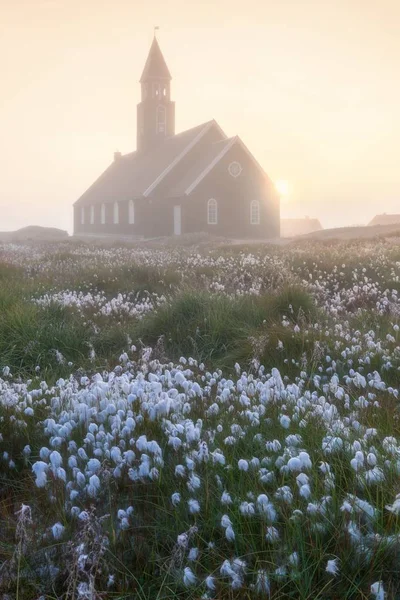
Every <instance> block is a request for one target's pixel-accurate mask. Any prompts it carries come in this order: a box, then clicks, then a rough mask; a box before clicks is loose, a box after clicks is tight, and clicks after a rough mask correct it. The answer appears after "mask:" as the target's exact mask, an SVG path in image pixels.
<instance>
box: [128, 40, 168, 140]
mask: <svg viewBox="0 0 400 600" xmlns="http://www.w3.org/2000/svg"><path fill="white" fill-rule="evenodd" d="M171 79H172V77H171V74H170V72H169V70H168V67H167V63H166V62H165V59H164V57H163V55H162V52H161V49H160V46H159V45H158V41H157V38H156V36H155V34H154V38H153V43H152V44H151V48H150V52H149V54H148V57H147V60H146V64H145V65H144V69H143V73H142V76H141V78H140V85H141V90H142V101H141V102H140V104H138V106H137V149H138V150H139V151H145V150H148V149H149V148H152V147H154V146H155V145H157V144H158V143H160V142H161V141H162V140H163V139H165V137H166V136H171V135H174V134H175V102H172V101H171Z"/></svg>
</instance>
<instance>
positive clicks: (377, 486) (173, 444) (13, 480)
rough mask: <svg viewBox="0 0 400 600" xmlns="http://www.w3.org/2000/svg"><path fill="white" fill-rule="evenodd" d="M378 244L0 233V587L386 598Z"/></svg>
mask: <svg viewBox="0 0 400 600" xmlns="http://www.w3.org/2000/svg"><path fill="white" fill-rule="evenodd" d="M399 328H400V245H399V244H398V242H397V243H396V239H395V238H393V239H390V238H388V239H381V240H379V239H376V240H359V241H342V242H335V241H329V242H318V241H303V242H298V243H293V244H290V245H287V246H285V247H274V246H256V245H252V246H249V247H245V246H230V245H223V246H205V245H199V246H198V247H194V248H186V247H167V246H166V247H158V248H145V247H139V246H138V247H129V246H127V245H126V246H123V245H121V246H118V247H112V248H111V247H105V246H104V247H102V246H99V245H91V244H83V243H77V242H72V241H65V242H60V243H47V244H42V245H41V244H31V245H29V244H25V245H24V244H2V245H0V532H1V534H0V595H2V596H1V597H2V598H4V599H7V600H14V599H15V600H39V599H40V600H44V599H54V600H55V599H59V598H61V599H75V598H76V599H82V600H95V599H96V600H100V599H105V598H110V599H115V600H117V599H118V600H122V599H130V598H134V599H137V600H164V599H167V598H168V599H175V598H184V599H193V600H194V599H198V598H216V599H220V600H225V599H250V598H258V597H260V598H270V599H272V600H285V599H296V600H297V599H301V600H317V599H321V600H322V599H329V600H338V599H341V600H342V599H348V600H350V599H351V600H359V599H370V598H371V599H374V598H375V599H377V600H383V599H384V598H386V599H392V598H393V599H394V598H399V597H400V516H399V515H400V420H399V417H400V412H399V403H400V398H399V394H400V390H399V387H400V333H399Z"/></svg>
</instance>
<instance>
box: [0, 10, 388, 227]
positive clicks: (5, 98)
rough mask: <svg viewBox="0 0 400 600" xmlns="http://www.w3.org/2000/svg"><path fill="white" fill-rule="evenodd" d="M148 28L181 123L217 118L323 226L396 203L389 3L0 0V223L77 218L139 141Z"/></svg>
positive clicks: (65, 223) (68, 222) (64, 222)
mask: <svg viewBox="0 0 400 600" xmlns="http://www.w3.org/2000/svg"><path fill="white" fill-rule="evenodd" d="M153 25H159V26H160V31H159V35H158V39H159V43H160V46H161V49H162V51H163V53H164V56H165V59H166V61H167V64H168V66H169V69H170V71H171V74H172V77H173V81H172V97H173V99H174V100H175V101H176V124H177V132H179V131H181V130H183V129H187V128H189V127H192V126H195V125H197V124H199V123H201V122H204V121H207V120H210V119H211V118H215V119H216V120H217V121H218V123H219V124H220V125H221V127H222V128H223V129H224V130H225V132H226V133H227V134H228V135H229V136H232V135H235V134H238V135H239V136H240V137H241V138H242V139H243V141H244V142H245V143H246V144H247V145H248V146H249V148H250V150H251V151H252V153H253V154H254V155H255V156H256V158H257V159H258V160H259V162H260V163H261V165H262V166H263V167H264V169H265V170H266V172H267V173H268V174H269V176H270V177H271V178H272V179H273V180H277V179H284V180H288V181H289V182H290V185H291V189H292V193H291V195H290V199H289V202H288V203H287V204H286V205H285V206H283V207H282V213H283V216H304V215H310V216H316V217H319V218H320V219H321V222H322V223H323V225H324V226H326V227H327V226H336V225H342V224H343V225H351V224H356V223H357V224H358V223H365V222H367V221H368V220H369V219H370V218H371V217H372V216H373V215H374V214H375V213H377V212H400V148H399V145H400V114H399V113H400V77H399V74H400V35H399V33H398V32H399V27H400V2H399V0H329V1H328V0H274V1H272V0H258V1H257V0H246V1H243V0H240V1H239V0H214V1H210V0H202V1H196V2H193V1H191V0H142V1H138V0H0V77H1V80H0V81H1V83H0V86H1V95H0V106H1V109H0V134H1V138H0V139H1V142H0V165H1V166H0V208H1V212H0V215H1V217H0V230H10V229H14V228H17V227H21V226H24V225H29V224H38V225H51V226H57V227H62V228H64V229H69V230H70V231H71V229H72V203H73V202H74V201H75V200H76V199H77V198H78V197H79V196H80V195H81V193H82V192H83V191H84V190H85V189H86V188H87V187H88V186H89V185H90V184H91V183H92V182H93V180H94V179H95V178H97V177H98V175H99V174H100V173H101V172H102V170H104V168H105V167H107V166H108V164H109V163H110V162H111V160H112V157H113V152H114V150H116V149H118V150H120V151H122V152H123V153H125V152H130V151H132V150H133V149H134V148H135V143H136V104H137V102H138V101H139V92H140V90H139V85H138V79H139V77H140V75H141V70H142V68H143V66H144V62H145V59H146V56H147V53H148V50H149V47H150V44H151V40H152V35H153Z"/></svg>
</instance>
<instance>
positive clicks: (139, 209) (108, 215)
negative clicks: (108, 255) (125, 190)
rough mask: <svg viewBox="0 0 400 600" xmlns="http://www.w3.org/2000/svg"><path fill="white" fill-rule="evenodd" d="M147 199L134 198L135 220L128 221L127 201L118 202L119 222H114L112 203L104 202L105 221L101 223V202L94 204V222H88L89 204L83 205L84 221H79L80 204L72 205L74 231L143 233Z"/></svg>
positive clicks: (146, 219) (146, 214)
mask: <svg viewBox="0 0 400 600" xmlns="http://www.w3.org/2000/svg"><path fill="white" fill-rule="evenodd" d="M146 205H147V201H146V200H144V199H142V198H140V199H137V200H135V222H134V223H133V224H132V223H129V201H128V200H125V201H120V202H118V206H119V223H114V203H113V202H106V203H105V223H104V224H103V223H101V204H95V205H94V223H93V224H92V223H90V206H85V223H84V224H83V225H82V223H81V208H82V207H81V206H75V207H74V233H80V234H83V233H87V234H92V235H96V234H109V235H112V234H116V235H138V236H142V235H145V231H146V228H148V225H147V222H148V218H149V216H148V210H147V207H146Z"/></svg>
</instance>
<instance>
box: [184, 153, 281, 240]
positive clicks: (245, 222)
mask: <svg viewBox="0 0 400 600" xmlns="http://www.w3.org/2000/svg"><path fill="white" fill-rule="evenodd" d="M233 161H238V162H240V164H241V166H242V168H243V170H242V172H241V174H240V175H239V176H238V177H237V178H233V177H232V176H231V175H230V174H229V172H228V167H229V164H230V163H231V162H233ZM210 198H215V199H216V200H217V202H218V223H217V224H216V225H209V224H208V222H207V203H208V200H209V199H210ZM252 200H258V201H259V202H260V224H259V225H252V224H251V223H250V203H251V201H252ZM182 221H183V223H182V225H183V231H184V232H198V231H207V232H209V233H214V234H215V235H221V236H227V237H235V238H260V239H262V238H274V237H279V229H280V214H279V199H278V196H277V194H276V191H275V189H274V187H273V184H272V183H269V182H268V180H266V179H265V177H264V176H263V174H262V173H261V172H260V171H259V169H258V168H257V166H256V165H255V164H254V162H253V161H252V159H251V158H250V157H249V156H248V155H247V153H246V152H245V151H244V150H243V149H242V148H241V147H240V146H239V145H235V146H234V147H233V148H232V149H231V150H230V151H229V152H228V153H227V155H226V156H225V157H224V158H223V159H222V160H221V162H220V163H219V164H218V165H217V166H216V167H214V169H213V170H212V171H211V172H210V173H209V174H208V175H207V176H206V177H205V178H204V179H203V181H202V182H201V183H200V184H199V185H198V187H197V188H196V189H195V190H194V191H193V192H192V193H191V194H190V196H188V197H187V199H186V200H185V204H184V209H183V218H182Z"/></svg>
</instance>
